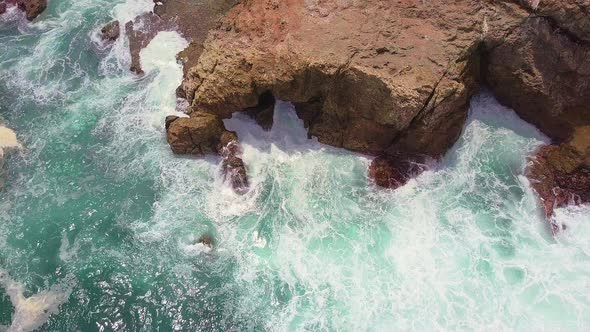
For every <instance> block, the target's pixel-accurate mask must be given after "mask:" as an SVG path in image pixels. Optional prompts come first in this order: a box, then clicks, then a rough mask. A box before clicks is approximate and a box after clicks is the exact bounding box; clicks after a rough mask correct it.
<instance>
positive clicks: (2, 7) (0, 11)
mask: <svg viewBox="0 0 590 332" xmlns="http://www.w3.org/2000/svg"><path fill="white" fill-rule="evenodd" d="M4 13H6V3H4V2H0V15H2V14H4Z"/></svg>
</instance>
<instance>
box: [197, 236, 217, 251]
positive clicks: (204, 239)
mask: <svg viewBox="0 0 590 332" xmlns="http://www.w3.org/2000/svg"><path fill="white" fill-rule="evenodd" d="M197 243H201V244H202V245H204V246H205V247H208V248H210V249H211V248H213V246H214V245H215V243H214V241H213V237H212V236H211V235H209V234H203V235H201V237H200V238H199V239H198V240H197Z"/></svg>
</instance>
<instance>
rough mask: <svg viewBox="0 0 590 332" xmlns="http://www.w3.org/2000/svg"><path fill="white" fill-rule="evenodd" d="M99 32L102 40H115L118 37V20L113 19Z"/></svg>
mask: <svg viewBox="0 0 590 332" xmlns="http://www.w3.org/2000/svg"><path fill="white" fill-rule="evenodd" d="M100 32H101V33H102V36H101V37H102V40H110V41H115V40H117V39H118V38H119V35H120V33H121V32H120V28H119V21H113V22H110V23H109V24H107V25H105V26H104V27H103V28H102V29H101V30H100Z"/></svg>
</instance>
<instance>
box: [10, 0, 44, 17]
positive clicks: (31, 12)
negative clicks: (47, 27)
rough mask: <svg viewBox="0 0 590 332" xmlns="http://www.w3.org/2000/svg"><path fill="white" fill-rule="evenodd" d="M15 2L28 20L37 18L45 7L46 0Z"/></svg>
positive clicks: (18, 0) (20, 0) (21, 0)
mask: <svg viewBox="0 0 590 332" xmlns="http://www.w3.org/2000/svg"><path fill="white" fill-rule="evenodd" d="M16 3H17V5H18V8H20V10H22V11H24V12H25V16H26V17H27V20H29V21H32V20H34V19H35V18H37V16H39V14H41V13H42V12H43V11H44V10H45V9H46V8H47V0H17V2H16Z"/></svg>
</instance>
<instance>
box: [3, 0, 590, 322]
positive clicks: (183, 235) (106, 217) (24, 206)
mask: <svg viewBox="0 0 590 332" xmlns="http://www.w3.org/2000/svg"><path fill="white" fill-rule="evenodd" d="M152 5H153V3H152V1H150V0H128V1H124V0H119V1H111V0H108V1H107V0H76V1H74V0H53V1H50V5H49V8H48V10H47V12H46V13H45V14H43V15H42V17H41V19H40V20H39V21H38V22H36V23H33V24H29V23H26V22H25V21H24V20H23V19H22V17H20V16H19V15H18V14H17V13H16V11H14V12H12V13H9V14H8V15H5V16H4V17H3V18H0V116H1V119H2V121H3V122H5V123H6V124H7V125H8V126H10V127H11V128H13V129H15V131H16V132H17V133H18V136H19V138H20V140H21V141H22V143H23V145H24V146H25V147H26V149H25V151H24V152H23V153H20V154H16V155H13V156H11V157H10V158H9V159H8V160H7V161H6V166H5V168H6V169H5V174H4V176H3V182H4V185H3V189H2V192H0V331H2V330H8V331H30V330H33V329H37V328H38V329H39V330H40V331H152V330H159V331H171V330H182V331H196V330H214V331H231V330H234V331H250V330H251V331H263V330H266V331H363V330H367V331H390V330H417V331H434V330H466V331H471V330H488V331H502V330H521V331H541V330H558V331H559V330H561V331H587V330H588V329H589V328H590V303H589V302H590V300H589V298H588V294H590V282H589V276H590V207H588V206H582V207H577V208H573V207H572V208H567V209H559V210H557V212H556V213H557V218H558V220H559V221H560V222H562V223H565V224H566V225H567V226H568V227H567V231H565V232H563V233H562V234H560V235H558V236H557V237H552V236H551V235H550V231H549V229H548V227H547V223H546V222H545V221H544V220H543V218H542V217H541V211H540V209H539V207H538V205H537V201H536V198H535V196H534V194H533V192H532V191H531V189H530V186H529V184H528V182H527V180H526V178H525V177H524V176H523V172H524V168H525V166H526V162H527V161H526V157H527V156H529V155H531V154H532V153H533V152H534V150H535V148H537V147H538V146H539V145H540V144H543V142H547V139H546V137H544V136H543V135H542V134H540V133H539V132H538V131H537V130H536V129H535V128H533V127H532V126H529V125H527V124H526V123H524V122H523V121H521V120H520V119H519V118H518V117H517V116H516V115H515V114H514V113H513V112H512V111H511V110H509V109H506V108H503V107H502V106H500V105H499V104H498V103H497V102H496V101H495V100H494V98H493V97H492V96H490V95H489V94H487V93H485V92H482V93H481V94H480V95H479V96H477V97H475V98H474V99H473V100H472V105H471V110H470V116H469V120H468V123H467V125H466V127H465V130H464V133H463V135H462V136H461V139H460V140H459V141H458V142H457V144H456V145H455V147H454V148H453V149H452V150H451V151H450V152H449V153H448V154H447V156H446V157H445V159H444V160H443V161H442V162H441V164H440V165H438V166H437V167H435V168H434V169H432V170H431V171H428V172H426V173H424V174H422V175H421V176H419V177H418V178H416V179H414V180H412V181H410V183H409V184H408V185H406V186H404V187H403V188H401V189H399V190H396V191H389V190H382V189H378V188H375V187H374V186H373V185H372V184H371V183H370V181H369V180H368V179H367V166H368V164H369V162H370V159H369V158H368V157H365V156H362V155H359V154H354V153H351V152H346V151H343V150H340V149H335V148H331V147H328V146H324V145H321V144H319V143H317V142H316V141H314V140H309V139H307V135H306V132H305V129H304V128H303V126H302V123H301V121H300V120H299V119H297V117H296V115H295V114H294V112H293V109H292V107H291V106H290V105H289V104H288V103H280V104H279V105H278V106H277V109H276V112H275V126H274V127H273V129H272V130H271V131H270V132H264V131H262V130H261V129H260V128H259V127H257V126H256V125H255V124H254V123H253V122H252V121H251V120H248V119H247V118H245V117H243V116H240V115H236V116H234V118H232V119H230V120H226V125H227V127H228V128H230V129H232V130H236V131H238V133H239V136H240V139H241V141H242V142H243V147H244V160H245V162H246V164H247V165H248V167H249V169H248V171H249V174H250V176H251V183H252V189H251V191H250V192H248V193H247V194H246V195H244V196H238V195H236V194H234V193H233V191H232V190H231V189H230V188H229V187H228V186H227V185H226V184H224V183H223V181H222V180H221V178H220V177H219V163H220V160H219V158H217V157H214V156H209V157H206V158H188V157H175V156H173V155H172V153H171V152H170V149H169V147H168V146H167V144H166V140H165V135H164V118H165V116H166V115H169V114H174V113H175V112H177V110H176V107H177V106H176V99H175V96H174V90H175V88H176V86H178V84H179V83H180V80H181V78H182V70H181V67H180V66H179V65H178V64H177V63H176V62H175V54H176V53H177V52H178V51H180V50H182V49H183V48H184V47H185V46H186V44H187V42H186V41H185V40H183V39H182V38H181V37H180V36H179V35H178V34H176V33H175V32H162V33H160V34H159V35H158V36H157V37H156V39H155V40H154V41H153V42H152V43H151V44H150V45H149V46H148V47H147V48H146V49H145V50H143V51H142V64H143V67H144V69H145V71H146V75H145V76H144V77H137V76H135V75H133V74H132V73H130V72H129V71H128V66H129V56H128V52H127V50H126V46H127V45H126V40H125V38H124V36H122V38H120V40H119V41H117V43H116V44H115V45H114V46H112V48H111V47H107V46H105V45H102V44H101V42H100V41H99V37H98V30H99V29H100V27H101V26H102V25H104V24H105V23H107V22H108V21H110V20H111V19H112V18H113V17H114V18H117V19H120V20H121V21H122V22H125V21H127V20H129V19H131V18H133V17H134V16H135V15H137V14H140V13H142V12H145V11H148V10H150V9H151V6H152ZM202 234H210V235H212V236H213V237H214V239H215V242H216V243H215V244H216V245H215V247H214V248H213V249H212V250H210V249H208V248H206V247H204V246H202V245H200V244H195V243H196V240H197V239H198V238H199V237H200V236H201V235H202Z"/></svg>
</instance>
